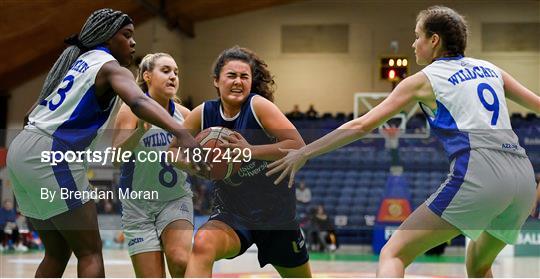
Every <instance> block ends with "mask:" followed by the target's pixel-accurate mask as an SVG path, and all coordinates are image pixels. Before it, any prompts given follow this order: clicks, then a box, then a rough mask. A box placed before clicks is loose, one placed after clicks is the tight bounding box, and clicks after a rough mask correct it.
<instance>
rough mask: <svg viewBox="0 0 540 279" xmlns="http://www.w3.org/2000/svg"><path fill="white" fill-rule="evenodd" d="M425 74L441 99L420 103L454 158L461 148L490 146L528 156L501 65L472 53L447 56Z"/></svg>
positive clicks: (433, 127) (424, 70) (427, 67)
mask: <svg viewBox="0 0 540 279" xmlns="http://www.w3.org/2000/svg"><path fill="white" fill-rule="evenodd" d="M422 72H423V73H424V74H425V75H426V76H427V78H428V79H429V81H430V83H431V87H432V88H433V92H434V94H435V99H436V103H437V109H436V111H435V112H434V111H431V110H430V109H429V108H428V107H427V106H426V105H424V104H422V103H420V106H421V107H422V110H423V111H424V113H425V114H426V117H427V118H428V122H429V124H430V126H431V128H432V131H433V134H434V135H436V136H437V137H438V138H439V139H440V140H441V141H442V143H443V146H444V148H445V150H446V152H447V154H448V155H449V157H450V158H453V157H455V155H456V154H457V153H459V152H462V151H466V150H471V149H475V148H488V149H495V150H499V151H505V152H511V153H515V154H518V155H523V156H525V150H524V149H523V148H522V147H521V146H520V145H519V142H518V137H517V136H516V134H515V133H514V131H513V130H512V126H511V125H510V117H509V114H508V108H507V106H506V98H505V92H504V82H503V79H502V73H501V70H500V69H499V68H497V67H496V66H495V65H493V64H491V63H489V62H487V61H483V60H479V59H474V58H469V57H463V56H457V57H444V58H440V59H437V60H435V61H434V62H433V63H431V64H430V65H428V66H426V67H425V68H424V69H423V70H422Z"/></svg>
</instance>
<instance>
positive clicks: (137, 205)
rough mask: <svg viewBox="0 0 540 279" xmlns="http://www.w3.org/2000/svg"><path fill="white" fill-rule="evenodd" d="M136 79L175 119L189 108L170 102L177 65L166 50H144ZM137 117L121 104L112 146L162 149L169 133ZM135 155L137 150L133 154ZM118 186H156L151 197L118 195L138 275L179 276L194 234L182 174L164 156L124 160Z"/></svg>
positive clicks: (190, 202) (148, 188) (125, 188)
mask: <svg viewBox="0 0 540 279" xmlns="http://www.w3.org/2000/svg"><path fill="white" fill-rule="evenodd" d="M137 84H139V87H140V88H141V89H142V91H143V92H146V94H147V95H148V96H150V97H151V98H152V99H153V100H155V101H156V102H157V103H158V104H160V105H161V106H162V107H163V108H164V109H165V110H167V111H168V112H169V114H170V115H171V116H172V117H173V118H174V119H175V120H176V121H177V122H178V123H182V122H183V121H184V118H185V117H187V115H188V114H189V110H188V109H187V108H185V107H183V106H182V105H180V104H178V103H175V102H174V99H175V97H176V92H177V91H178V86H179V82H178V67H177V65H176V62H175V61H174V59H173V58H172V57H171V56H170V55H169V54H166V53H154V54H148V55H146V56H145V57H144V58H143V59H142V61H141V64H140V66H139V70H138V74H137ZM150 126H151V125H148V124H146V123H145V122H144V121H142V120H140V119H138V118H137V116H136V115H135V114H134V113H133V112H132V111H131V109H130V108H129V106H127V105H126V104H123V105H122V106H121V107H120V111H119V112H118V116H117V118H116V123H115V136H114V139H113V142H114V146H115V147H117V148H120V147H121V148H122V150H131V151H133V152H134V154H137V153H138V152H140V151H145V152H147V151H152V150H153V151H165V150H167V149H168V148H169V146H170V144H171V141H172V138H173V136H172V135H171V134H170V133H169V132H167V131H165V130H164V129H162V128H159V127H156V126H152V127H150ZM134 156H135V157H133V158H134V159H135V158H136V155H134ZM121 170H122V173H121V178H120V188H121V189H122V190H123V191H131V190H132V191H157V192H158V196H157V197H156V199H154V200H142V199H121V201H122V227H123V229H124V234H125V236H126V241H127V243H128V251H129V255H130V256H131V261H132V263H133V267H134V269H135V274H136V276H137V277H165V263H164V261H163V254H165V258H166V260H167V266H168V268H169V272H170V274H171V277H184V272H185V269H186V265H187V261H188V258H189V253H190V251H191V239H192V237H193V200H192V196H193V195H192V193H191V189H190V184H189V182H188V181H187V174H186V173H185V172H184V171H181V170H178V169H176V168H174V167H172V166H171V165H169V164H168V163H166V161H165V159H164V158H160V161H158V162H150V161H146V162H137V161H135V160H134V161H133V162H128V163H124V164H123V165H122V169H121Z"/></svg>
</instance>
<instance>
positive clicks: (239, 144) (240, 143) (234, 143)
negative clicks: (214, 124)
mask: <svg viewBox="0 0 540 279" xmlns="http://www.w3.org/2000/svg"><path fill="white" fill-rule="evenodd" d="M223 139H225V140H226V141H227V142H225V143H222V144H220V145H219V147H220V148H229V149H231V150H232V151H233V152H234V153H233V155H234V156H236V155H240V156H242V155H243V154H244V153H243V152H242V151H243V150H246V149H249V150H251V145H250V144H249V142H247V140H246V139H245V138H244V137H243V136H242V135H241V134H240V133H238V132H234V133H233V134H232V135H230V136H223ZM238 153H239V154H238ZM242 159H243V158H242Z"/></svg>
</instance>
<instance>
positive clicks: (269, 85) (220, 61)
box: [212, 46, 276, 102]
mask: <svg viewBox="0 0 540 279" xmlns="http://www.w3.org/2000/svg"><path fill="white" fill-rule="evenodd" d="M235 60H239V61H243V62H245V63H247V64H248V65H249V67H250V68H251V72H252V76H253V78H252V82H251V91H252V92H253V93H255V94H258V95H261V96H262V97H264V98H266V99H268V100H269V101H271V102H273V101H274V91H275V88H274V87H275V84H276V83H275V81H274V77H273V76H272V74H271V73H270V71H269V70H268V65H267V64H266V63H265V62H264V61H263V60H262V59H261V58H260V57H259V56H257V54H255V52H253V51H251V50H250V49H247V48H243V47H239V46H234V47H231V48H228V49H226V50H224V51H223V52H222V53H221V54H220V55H219V56H218V58H217V59H216V61H215V62H214V67H213V68H214V69H213V71H212V76H213V78H214V79H218V78H219V74H220V73H221V69H222V68H223V66H225V64H226V63H227V62H229V61H235ZM218 94H219V89H218Z"/></svg>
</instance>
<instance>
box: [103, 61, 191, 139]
mask: <svg viewBox="0 0 540 279" xmlns="http://www.w3.org/2000/svg"><path fill="white" fill-rule="evenodd" d="M99 74H103V75H104V77H105V78H106V79H107V81H108V82H109V84H110V86H111V87H112V89H113V90H114V92H116V94H118V96H120V98H121V99H122V100H123V101H124V103H126V105H128V106H129V107H130V108H131V111H133V113H134V114H135V115H136V116H137V117H139V118H141V119H144V120H145V121H147V122H149V123H151V124H154V125H156V126H159V127H161V128H163V129H165V130H167V131H169V132H170V133H171V134H173V135H175V136H176V137H178V138H179V144H180V146H182V147H185V148H195V147H199V145H198V144H197V142H195V140H194V139H193V137H192V136H191V135H190V134H189V133H188V132H187V131H186V129H184V127H183V126H182V125H181V124H179V123H178V122H176V121H175V120H174V119H173V118H172V117H171V116H170V115H169V113H167V111H166V110H165V109H164V108H163V107H161V106H160V105H159V104H158V103H156V102H155V101H154V100H152V98H150V97H148V96H146V95H145V94H144V93H143V92H142V90H141V89H140V88H139V87H138V86H137V84H136V83H135V80H134V78H133V74H132V73H131V72H130V71H129V70H128V69H126V68H123V67H121V66H120V64H118V63H117V62H115V61H113V62H109V63H106V64H105V65H103V67H102V68H101V70H100V73H99Z"/></svg>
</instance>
